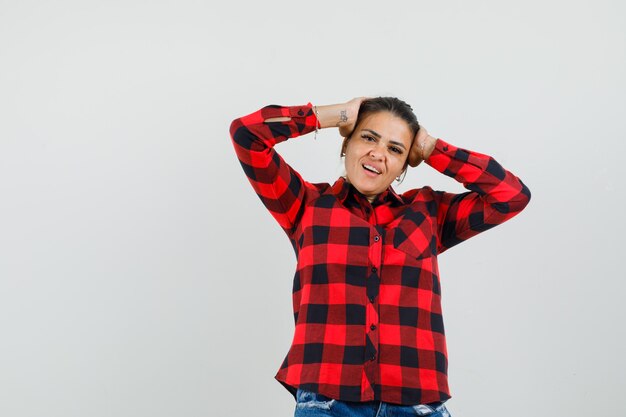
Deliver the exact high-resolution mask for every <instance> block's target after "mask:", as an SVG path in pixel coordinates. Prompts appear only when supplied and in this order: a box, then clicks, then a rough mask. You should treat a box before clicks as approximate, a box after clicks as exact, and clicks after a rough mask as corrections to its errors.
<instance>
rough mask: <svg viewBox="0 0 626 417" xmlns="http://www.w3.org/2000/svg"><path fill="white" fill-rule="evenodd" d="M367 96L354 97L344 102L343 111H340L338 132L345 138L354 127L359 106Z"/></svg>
mask: <svg viewBox="0 0 626 417" xmlns="http://www.w3.org/2000/svg"><path fill="white" fill-rule="evenodd" d="M368 98H369V97H356V98H353V99H352V100H350V101H348V102H347V103H345V104H344V106H345V112H344V111H342V112H341V120H340V122H339V125H338V126H339V134H340V135H341V136H343V137H344V138H347V137H348V136H350V135H351V134H352V131H353V130H354V128H355V127H356V119H357V116H358V115H359V108H360V107H361V103H362V102H363V100H366V99H368Z"/></svg>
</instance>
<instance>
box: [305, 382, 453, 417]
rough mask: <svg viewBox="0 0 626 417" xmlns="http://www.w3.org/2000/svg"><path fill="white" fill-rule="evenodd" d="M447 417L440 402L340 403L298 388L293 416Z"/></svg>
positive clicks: (447, 412) (447, 414) (446, 411)
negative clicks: (403, 403)
mask: <svg viewBox="0 0 626 417" xmlns="http://www.w3.org/2000/svg"><path fill="white" fill-rule="evenodd" d="M318 416H319V417H331V416H332V417H391V416H393V417H415V416H430V417H451V416H450V412H449V411H448V409H447V408H446V406H445V404H444V403H442V402H438V403H429V404H418V405H400V404H391V403H386V402H384V401H366V402H352V401H341V400H336V399H334V398H330V397H327V396H325V395H322V394H318V393H316V392H312V391H307V390H304V389H302V388H298V391H297V392H296V411H295V413H294V417H318Z"/></svg>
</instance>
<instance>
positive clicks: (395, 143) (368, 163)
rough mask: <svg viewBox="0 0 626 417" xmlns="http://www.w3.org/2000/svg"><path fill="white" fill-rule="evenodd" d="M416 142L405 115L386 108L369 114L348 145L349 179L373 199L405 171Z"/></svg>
mask: <svg viewBox="0 0 626 417" xmlns="http://www.w3.org/2000/svg"><path fill="white" fill-rule="evenodd" d="M412 142H413V134H412V132H411V128H410V127H409V125H408V124H407V122H405V121H404V120H403V119H401V118H399V117H397V116H394V115H393V114H391V113H389V112H386V111H384V112H378V113H373V114H369V115H367V116H366V117H365V118H363V119H362V120H361V122H360V123H359V124H358V126H356V127H355V129H354V131H353V132H352V135H351V136H350V139H349V140H348V141H347V145H346V147H345V149H344V152H345V154H346V156H345V158H346V159H345V165H346V176H347V179H348V182H350V183H351V184H352V185H354V187H355V188H356V189H357V190H358V191H359V192H360V193H361V194H363V195H365V196H366V197H367V198H368V200H370V201H372V200H373V199H374V198H375V197H376V196H377V195H378V194H380V193H382V192H383V191H385V190H386V189H387V188H388V187H389V186H390V185H391V183H392V182H393V180H394V179H396V177H398V176H399V175H400V174H401V173H402V169H403V168H404V163H405V161H406V159H407V157H408V155H409V150H410V148H411V144H412Z"/></svg>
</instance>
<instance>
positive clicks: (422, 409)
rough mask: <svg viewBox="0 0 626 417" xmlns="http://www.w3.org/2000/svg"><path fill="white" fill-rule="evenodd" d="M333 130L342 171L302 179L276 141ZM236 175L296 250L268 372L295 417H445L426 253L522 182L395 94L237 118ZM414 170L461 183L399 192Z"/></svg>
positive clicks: (523, 201)
mask: <svg viewBox="0 0 626 417" xmlns="http://www.w3.org/2000/svg"><path fill="white" fill-rule="evenodd" d="M328 127H338V128H339V133H340V134H341V136H343V138H344V139H343V144H342V147H341V156H342V157H343V158H345V171H346V174H345V176H342V177H340V178H338V179H337V180H336V181H335V182H334V183H333V184H329V183H310V182H307V181H306V180H304V179H303V178H302V177H301V176H300V174H299V173H298V172H297V171H295V170H294V169H293V168H292V167H291V166H289V164H287V163H286V162H285V161H284V160H283V159H282V157H281V156H280V155H279V154H278V153H277V152H276V150H275V149H274V146H275V145H276V144H277V143H279V142H282V141H285V140H287V139H290V138H296V137H298V136H302V135H305V134H307V133H310V132H313V131H315V132H316V133H317V130H318V129H323V128H328ZM230 134H231V138H232V141H233V145H234V147H235V151H236V153H237V157H238V158H239V161H240V162H241V165H242V167H243V170H244V172H245V173H246V175H247V177H248V179H249V180H250V182H251V184H252V187H253V188H254V190H255V191H256V193H257V194H258V196H259V197H260V198H261V201H262V202H263V204H264V205H265V206H266V207H267V209H268V210H269V211H270V213H271V214H272V216H273V217H274V218H275V219H276V220H277V221H278V223H279V224H280V226H281V227H282V228H283V230H284V231H285V233H286V234H287V236H288V237H289V239H290V241H291V244H292V245H293V248H294V250H295V253H296V257H297V267H296V272H295V276H294V279H293V310H294V320H295V333H294V337H293V342H292V345H291V347H290V349H289V351H288V353H287V355H286V357H285V359H284V361H283V363H282V365H281V366H280V369H279V370H278V372H277V374H276V376H275V378H276V379H277V380H278V381H279V382H280V383H281V384H283V386H284V387H285V388H286V389H287V390H289V392H291V394H292V395H293V396H294V398H295V400H296V407H295V416H296V417H298V416H304V415H306V416H342V417H343V416H345V417H349V416H350V417H351V416H370V417H375V416H378V417H382V416H410V415H413V416H414V415H431V416H449V413H448V410H447V409H446V406H445V405H444V402H445V401H446V400H448V399H449V398H450V397H451V396H450V392H449V389H448V380H447V368H448V361H447V350H446V339H445V334H444V326H443V318H442V311H441V290H440V277H439V271H438V266H437V256H438V255H439V254H441V253H442V252H444V251H445V250H447V249H449V248H450V247H452V246H454V245H456V244H458V243H460V242H463V241H465V240H467V239H469V238H470V237H472V236H475V235H476V234H478V233H480V232H482V231H485V230H487V229H489V228H491V227H493V226H496V225H498V224H500V223H503V222H505V221H507V220H508V219H510V218H512V217H513V216H515V215H516V214H518V213H519V212H520V211H521V210H522V209H524V207H525V206H526V205H527V204H528V202H529V200H530V192H529V190H528V188H527V187H526V186H525V185H524V184H523V183H522V181H521V180H520V179H519V178H517V177H516V176H515V175H513V174H512V173H511V172H509V171H507V170H505V169H504V168H503V167H502V166H501V165H500V164H499V163H498V162H496V161H495V160H494V159H493V158H492V157H490V156H487V155H484V154H481V153H477V152H473V151H469V150H466V149H462V148H458V147H455V146H454V145H452V144H450V143H448V142H445V141H444V140H442V139H437V138H435V137H433V136H431V135H430V134H428V132H427V131H426V129H425V128H424V127H420V125H419V123H418V121H417V118H416V116H415V114H414V113H413V111H412V109H411V107H410V106H409V105H408V104H407V103H405V102H404V101H402V100H399V99H397V98H394V97H378V98H363V97H360V98H355V99H352V100H350V101H348V102H347V103H343V104H335V105H328V106H313V105H311V103H307V104H306V105H301V106H278V105H270V106H266V107H264V108H262V109H260V110H258V111H256V112H254V113H251V114H249V115H247V116H244V117H241V118H238V119H235V120H234V121H233V122H232V124H231V126H230ZM422 161H423V162H425V163H426V164H428V165H430V166H431V167H433V168H434V169H436V170H437V171H439V172H441V173H442V174H445V175H447V176H449V177H452V178H454V179H455V180H457V181H459V182H460V183H462V184H463V186H464V187H465V188H466V189H467V190H468V191H467V192H464V193H460V194H454V193H448V192H443V191H436V190H433V189H432V188H431V187H427V186H426V187H422V188H418V189H412V190H409V191H407V192H405V193H403V194H400V195H399V194H397V193H396V192H395V191H394V190H393V188H392V187H391V184H392V183H393V181H401V180H402V178H403V177H404V175H406V171H407V168H408V166H411V167H415V166H417V165H419V164H420V163H421V162H422Z"/></svg>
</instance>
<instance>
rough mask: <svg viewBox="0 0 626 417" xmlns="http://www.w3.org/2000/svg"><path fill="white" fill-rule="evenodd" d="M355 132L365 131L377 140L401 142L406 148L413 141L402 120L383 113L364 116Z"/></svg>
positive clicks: (407, 125) (411, 134) (409, 129)
mask: <svg viewBox="0 0 626 417" xmlns="http://www.w3.org/2000/svg"><path fill="white" fill-rule="evenodd" d="M357 130H366V131H368V132H369V133H372V134H373V135H374V136H377V137H378V138H379V139H380V138H382V139H384V140H389V141H391V140H393V141H398V142H402V143H404V144H406V146H409V145H410V144H411V142H412V140H413V133H412V131H411V128H410V127H409V124H408V123H407V122H406V121H405V120H404V119H402V118H400V117H398V116H396V115H394V114H392V113H389V112H385V111H383V112H377V113H372V114H368V115H367V116H365V117H364V118H363V119H362V120H361V122H360V123H359V126H358V127H357Z"/></svg>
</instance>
